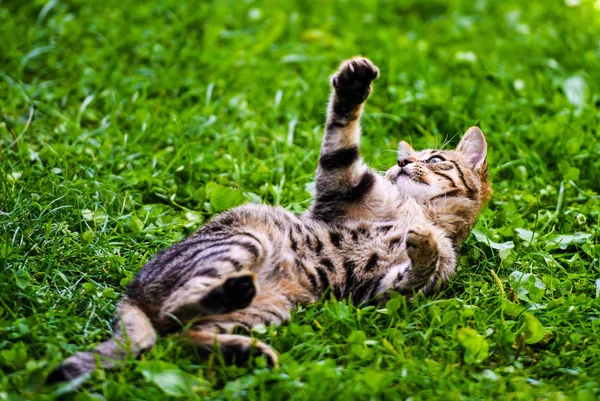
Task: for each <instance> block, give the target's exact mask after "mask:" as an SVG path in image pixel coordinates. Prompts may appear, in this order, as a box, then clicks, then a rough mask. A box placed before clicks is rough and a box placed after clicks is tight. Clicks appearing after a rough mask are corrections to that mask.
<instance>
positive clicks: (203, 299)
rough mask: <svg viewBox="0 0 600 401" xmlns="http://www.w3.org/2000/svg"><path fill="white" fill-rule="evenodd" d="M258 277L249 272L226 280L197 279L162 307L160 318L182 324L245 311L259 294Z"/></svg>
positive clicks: (170, 297)
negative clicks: (174, 318) (171, 316)
mask: <svg viewBox="0 0 600 401" xmlns="http://www.w3.org/2000/svg"><path fill="white" fill-rule="evenodd" d="M255 279H256V275H255V274H254V273H252V272H250V271H247V270H244V271H241V272H234V273H229V274H227V275H226V276H225V277H214V276H206V275H203V276H198V277H194V278H192V279H190V280H188V281H187V282H186V283H185V284H184V285H183V286H182V287H181V288H179V289H178V290H176V291H175V292H174V293H173V294H171V295H170V296H169V297H168V298H167V300H166V301H165V302H164V303H163V306H162V308H161V318H162V319H166V318H168V317H169V316H168V315H173V316H175V317H176V318H177V319H179V320H180V321H181V322H188V321H190V320H192V319H194V318H202V317H204V316H211V315H218V314H223V313H228V312H233V311H235V310H238V309H243V308H245V307H247V306H248V305H250V303H251V302H252V299H253V298H254V296H255V295H256V293H257V292H258V284H257V282H256V280H255Z"/></svg>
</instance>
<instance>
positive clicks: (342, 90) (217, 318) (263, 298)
mask: <svg viewBox="0 0 600 401" xmlns="http://www.w3.org/2000/svg"><path fill="white" fill-rule="evenodd" d="M378 75H379V71H378V69H377V67H375V66H374V65H373V64H372V63H371V62H370V61H369V60H367V59H364V58H360V57H357V58H354V59H352V60H349V61H345V62H344V63H343V64H342V65H341V67H340V68H339V70H338V71H337V73H336V74H335V75H334V76H333V78H332V80H331V84H332V87H333V90H332V92H331V98H330V102H329V109H328V115H327V123H326V127H325V136H324V138H323V143H322V146H321V155H320V159H319V166H318V168H317V174H316V196H315V199H314V201H313V203H312V206H311V207H310V210H309V211H308V212H306V213H305V214H302V215H295V214H292V213H290V212H288V211H286V210H284V209H281V208H276V207H270V206H264V205H254V204H249V205H245V206H241V207H238V208H235V209H233V210H230V211H228V212H226V213H224V214H222V215H220V216H217V217H215V218H214V219H213V220H212V221H210V222H209V223H208V224H206V225H205V226H204V227H202V228H201V229H200V230H198V231H197V232H196V233H195V234H193V235H192V236H190V237H189V238H187V239H186V240H184V241H182V242H180V243H178V244H176V245H174V246H172V247H170V248H168V249H166V250H164V251H163V252H161V253H159V254H158V255H156V256H155V257H154V258H153V259H151V260H150V261H149V262H148V263H147V264H146V266H144V268H143V269H142V270H141V271H140V273H139V274H138V275H137V277H136V278H135V279H134V280H133V282H132V283H131V284H130V285H129V287H128V288H127V291H126V294H125V296H124V297H123V299H122V300H121V302H120V303H119V305H118V307H117V313H116V322H115V324H114V337H113V338H111V339H110V340H108V341H106V342H103V343H101V344H100V345H98V346H97V347H96V348H95V349H94V350H92V351H85V352H79V353H77V354H75V355H74V356H72V357H70V358H68V359H67V360H65V361H64V362H63V363H62V364H61V365H60V366H59V367H58V368H57V369H55V370H54V371H53V372H52V374H51V375H50V377H49V380H50V381H60V380H71V379H73V378H75V377H77V376H79V375H81V374H84V373H86V372H90V371H92V370H93V369H94V368H95V367H96V363H97V362H100V363H101V364H102V365H103V366H104V367H106V368H109V367H112V366H113V365H114V361H115V360H119V359H123V358H124V357H125V355H126V354H127V353H128V352H131V353H132V354H133V355H139V353H140V352H141V351H143V350H146V349H148V348H151V347H152V346H153V345H154V343H155V341H156V338H157V333H160V334H165V333H170V332H175V331H178V330H179V329H181V327H182V325H188V324H190V323H191V326H190V329H189V337H190V338H191V340H192V341H193V342H194V343H195V344H196V345H197V346H199V348H200V349H202V350H205V351H206V350H210V348H211V347H213V346H214V345H217V346H218V347H220V351H221V352H222V354H223V355H224V356H225V357H226V358H228V359H232V360H235V361H236V362H238V363H239V362H242V361H244V360H246V359H247V358H248V357H250V356H251V355H252V354H262V355H264V356H265V357H266V358H267V360H268V362H269V363H271V364H276V363H277V355H276V354H275V353H274V352H273V351H272V350H271V349H270V348H269V346H267V345H266V344H264V343H262V342H260V341H258V340H256V339H253V338H251V337H248V336H244V335H239V334H233V332H234V330H236V329H242V330H246V331H250V329H251V328H252V327H253V326H256V325H258V324H265V325H269V324H271V323H274V324H281V323H283V322H285V321H287V320H288V319H289V318H290V311H291V310H292V309H293V308H294V307H295V306H296V305H297V304H310V303H313V302H315V301H317V300H318V299H319V298H320V297H321V296H322V295H323V293H324V292H325V291H326V290H328V289H329V290H330V291H331V293H332V294H333V295H334V296H335V297H336V298H337V299H343V298H351V299H352V301H353V302H354V303H355V304H361V303H363V302H366V301H373V302H385V301H386V299H387V298H388V296H389V293H390V292H391V291H398V292H400V293H402V294H407V295H410V294H412V293H413V292H416V291H423V292H425V293H431V292H433V291H435V290H436V289H437V288H438V287H439V286H440V285H442V284H443V283H444V282H445V281H447V280H448V279H449V278H450V277H451V276H452V275H453V274H454V272H455V270H456V259H457V253H458V251H459V249H460V246H461V243H462V242H463V241H464V239H465V238H466V237H467V235H468V234H469V231H470V230H471V228H472V227H473V224H474V223H475V219H476V218H477V215H478V213H479V212H480V210H481V208H482V206H483V204H484V202H485V201H486V200H487V199H488V198H489V196H490V194H491V190H490V184H489V182H488V177H487V165H486V141H485V138H484V136H483V133H482V132H481V130H480V129H479V128H478V127H472V128H470V129H469V130H468V131H467V132H466V133H465V135H464V136H463V137H462V139H461V141H460V144H459V145H458V147H457V149H456V150H423V151H420V152H417V151H414V150H413V149H412V148H411V147H410V146H409V145H408V144H407V143H406V142H401V143H400V145H399V151H398V163H397V165H396V166H394V167H392V168H391V169H389V170H388V171H387V173H386V174H385V176H381V175H378V174H376V173H375V172H373V171H371V170H369V169H368V167H367V166H366V165H365V164H364V162H363V161H362V159H361V157H360V155H359V151H358V144H359V137H360V127H359V119H360V116H361V114H362V110H363V104H364V102H365V100H366V99H367V97H368V96H369V94H370V92H371V82H372V81H373V80H375V79H376V78H377V77H378Z"/></svg>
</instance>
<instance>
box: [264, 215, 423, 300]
mask: <svg viewBox="0 0 600 401" xmlns="http://www.w3.org/2000/svg"><path fill="white" fill-rule="evenodd" d="M418 220H419V219H416V220H415V219H412V218H405V219H402V220H399V221H393V222H368V221H346V222H344V224H325V223H322V222H315V221H312V220H303V219H302V218H299V219H298V220H297V221H296V222H290V225H289V227H288V229H287V230H285V233H284V234H283V235H282V237H281V239H280V241H281V247H280V250H281V252H280V253H278V254H277V255H274V256H275V257H274V259H273V261H272V263H270V264H269V265H270V266H266V267H265V271H264V276H265V278H267V279H268V280H269V281H271V280H272V279H273V277H274V276H278V275H281V276H285V277H288V278H289V279H291V280H294V281H296V282H297V283H299V284H300V286H301V288H302V289H303V290H302V291H299V292H298V298H297V301H298V302H301V303H307V302H311V301H315V300H317V299H318V298H319V297H320V296H321V295H322V294H323V293H324V291H326V290H327V289H329V290H330V291H331V293H332V294H333V295H334V296H335V297H336V298H338V299H343V298H348V297H350V296H351V297H352V299H353V301H354V302H355V303H360V302H363V301H366V300H368V299H369V298H371V297H372V296H374V295H376V293H377V292H378V290H379V289H380V288H382V286H385V285H386V284H385V281H386V280H388V279H389V274H388V272H390V271H391V270H393V269H400V267H399V266H402V269H405V268H406V267H407V266H408V265H409V264H410V259H409V258H408V256H407V253H406V244H405V240H406V233H407V232H408V229H409V228H410V227H411V225H412V224H415V223H416V222H417V221H418ZM386 275H387V278H386Z"/></svg>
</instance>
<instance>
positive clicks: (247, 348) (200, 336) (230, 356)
mask: <svg viewBox="0 0 600 401" xmlns="http://www.w3.org/2000/svg"><path fill="white" fill-rule="evenodd" d="M188 335H189V338H190V339H191V340H192V342H193V343H194V345H195V346H197V347H198V349H199V351H201V352H202V353H203V354H206V355H208V354H210V353H211V352H212V351H213V349H215V348H216V349H217V352H220V353H221V355H222V356H223V359H224V360H225V362H226V363H235V364H237V365H242V364H245V363H247V362H248V360H249V359H250V358H252V357H257V356H264V357H265V358H266V360H267V364H269V366H275V367H276V366H277V354H276V353H275V352H274V351H273V350H272V349H271V347H269V346H268V345H267V344H265V343H263V342H262V341H260V340H257V339H256V338H252V337H247V336H242V335H238V334H216V333H212V332H210V331H204V330H202V329H190V330H189V332H188Z"/></svg>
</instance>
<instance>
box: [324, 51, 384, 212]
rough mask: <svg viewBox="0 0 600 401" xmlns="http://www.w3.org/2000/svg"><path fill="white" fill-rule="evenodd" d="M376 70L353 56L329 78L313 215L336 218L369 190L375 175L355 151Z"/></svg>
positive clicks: (372, 186) (373, 182)
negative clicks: (327, 104)
mask: <svg viewBox="0 0 600 401" xmlns="http://www.w3.org/2000/svg"><path fill="white" fill-rule="evenodd" d="M378 76H379V70H378V69H377V67H376V66H375V65H374V64H373V63H372V62H371V61H369V60H367V59H365V58H362V57H355V58H353V59H351V60H347V61H345V62H343V63H342V65H341V66H340V68H339V69H338V71H337V72H336V73H335V74H334V75H333V77H332V78H331V86H332V91H331V97H330V100H329V108H328V112H327V123H326V126H325V135H324V137H323V142H322V144H321V153H320V159H319V167H318V169H317V175H316V180H315V181H316V197H315V203H314V204H313V208H312V211H313V215H314V216H315V217H322V218H324V219H329V218H335V217H340V215H342V214H343V213H344V211H345V210H346V208H345V206H346V204H348V203H354V204H356V203H358V202H360V201H361V200H362V199H364V197H365V196H366V195H367V194H368V193H369V192H371V191H372V190H373V188H374V187H375V184H376V181H377V180H378V177H377V175H376V174H374V173H372V172H371V171H369V169H368V168H367V166H366V165H365V164H364V163H363V161H362V159H361V157H360V155H359V151H358V145H359V139H360V124H359V119H360V116H361V114H362V110H363V104H364V102H365V100H366V99H367V97H368V96H369V94H370V93H371V82H372V81H373V80H375V79H376V78H377V77H378Z"/></svg>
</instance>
